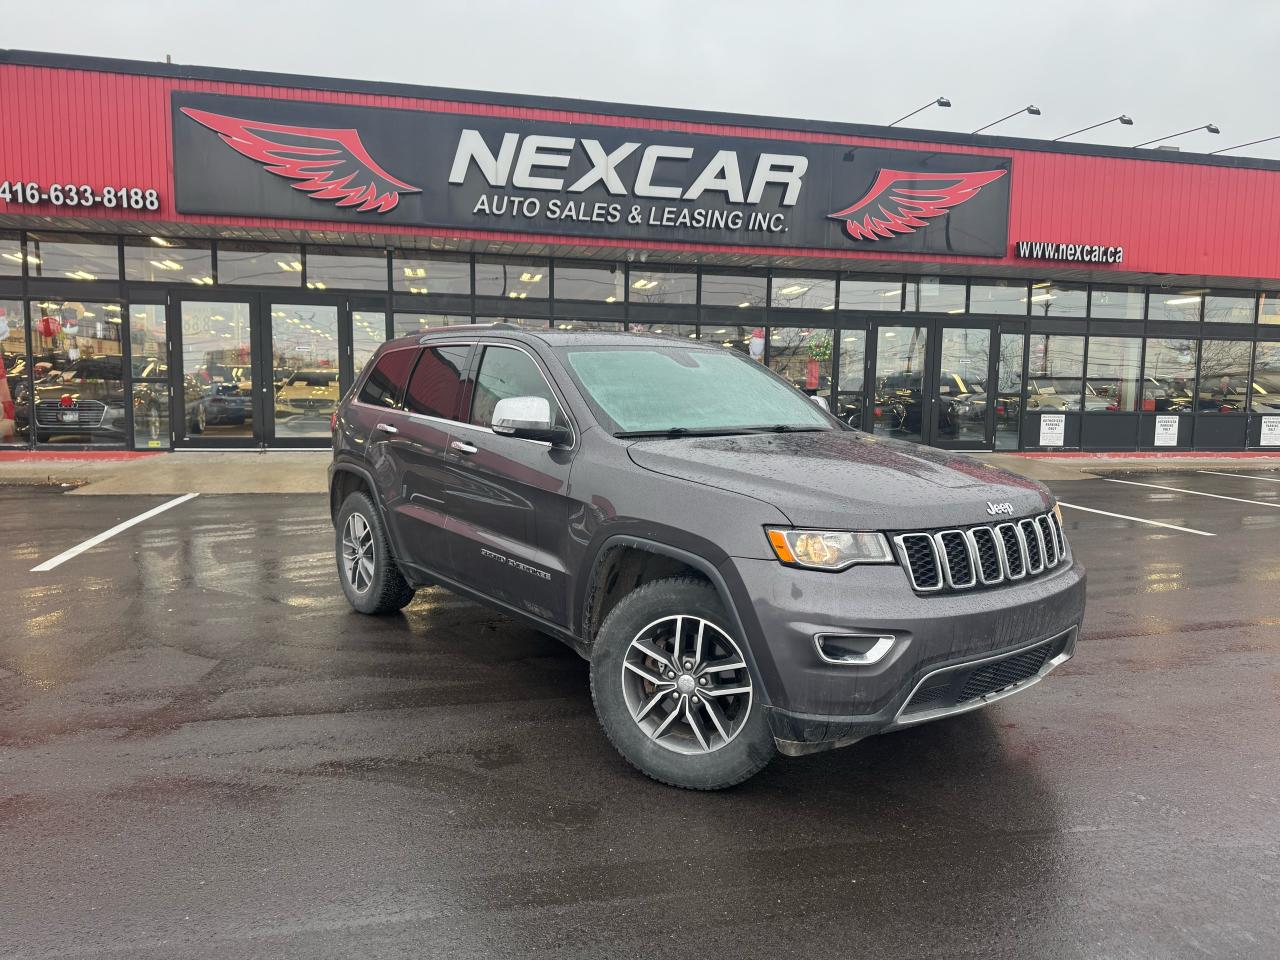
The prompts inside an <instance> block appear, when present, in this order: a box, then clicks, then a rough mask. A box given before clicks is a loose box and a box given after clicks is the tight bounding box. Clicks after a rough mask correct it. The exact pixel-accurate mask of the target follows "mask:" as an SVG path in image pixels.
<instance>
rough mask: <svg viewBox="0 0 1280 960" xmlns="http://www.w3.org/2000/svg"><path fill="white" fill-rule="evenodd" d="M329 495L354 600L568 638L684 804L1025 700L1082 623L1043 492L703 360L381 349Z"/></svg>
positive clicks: (350, 405)
mask: <svg viewBox="0 0 1280 960" xmlns="http://www.w3.org/2000/svg"><path fill="white" fill-rule="evenodd" d="M329 481H330V505H331V509H332V515H333V519H334V524H335V532H336V550H337V566H338V572H339V576H340V579H341V582H342V588H343V590H344V591H345V593H346V595H347V598H348V600H349V601H350V602H351V605H352V606H353V607H354V608H355V609H356V610H358V611H360V612H362V613H370V614H383V613H390V612H392V611H395V610H399V609H400V608H402V607H403V606H405V604H407V603H408V602H409V601H410V599H412V597H413V593H414V590H415V589H416V588H418V587H422V586H426V585H429V584H438V585H440V586H443V587H446V588H448V589H450V590H453V591H456V592H457V593H460V594H463V595H465V596H468V597H472V598H474V599H476V600H479V601H482V602H485V603H488V604H491V605H493V606H496V607H498V608H500V609H501V610H503V611H505V612H507V613H508V614H510V615H511V616H513V617H516V618H518V619H520V620H523V621H524V622H526V623H528V624H530V625H532V626H534V627H536V628H538V629H539V630H543V631H545V632H547V633H550V634H552V635H553V636H556V637H558V638H560V639H561V640H563V641H565V642H566V643H568V644H570V645H571V646H572V647H573V648H574V649H576V650H577V651H578V652H579V653H581V654H582V655H583V656H584V657H586V658H587V659H588V660H589V661H590V663H591V668H590V673H591V693H592V697H593V699H594V701H595V705H596V711H597V714H598V715H599V718H600V723H601V725H602V726H603V727H604V730H605V733H606V734H607V735H608V737H609V739H610V740H611V741H612V742H613V744H614V746H615V747H617V749H618V751H619V752H620V753H621V754H622V755H623V756H624V757H625V758H626V759H627V760H629V761H630V762H631V763H632V764H634V765H635V766H636V767H637V768H639V769H640V770H641V771H643V772H644V773H646V774H648V775H649V776H651V777H653V778H655V779H657V780H660V781H663V782H664V783H668V784H673V785H676V786H681V787H689V788H696V789H716V788H721V787H728V786H731V785H733V784H735V783H739V782H741V781H742V780H745V779H746V778H747V777H750V776H751V775H752V774H754V773H756V772H757V771H759V770H760V769H761V768H762V767H764V765H765V764H767V763H768V762H769V760H770V758H771V757H773V756H774V754H775V752H776V751H775V748H776V749H778V750H781V751H782V752H784V753H787V754H792V755H795V754H801V753H807V752H810V751H813V750H818V749H823V748H826V747H833V746H840V745H843V744H849V743H853V742H854V741H856V740H860V739H862V738H864V737H868V736H871V735H872V734H876V733H883V732H886V731H890V730H896V729H901V728H903V727H907V726H910V725H913V724H917V723H921V722H923V721H926V720H933V719H937V718H939V717H946V716H950V715H952V714H955V713H961V712H963V711H966V710H972V709H974V708H976V707H980V706H983V705H985V704H988V703H991V702H993V701H995V700H998V699H1000V698H1002V697H1006V696H1009V695H1010V694H1012V693H1015V692H1017V691H1019V690H1023V689H1025V688H1027V687H1029V686H1031V685H1032V684H1034V683H1036V682H1037V681H1038V680H1040V679H1041V678H1042V677H1044V676H1045V675H1046V674H1047V673H1048V672H1049V671H1050V670H1052V669H1053V668H1054V667H1056V666H1057V665H1058V664H1060V663H1062V662H1063V661H1065V660H1067V659H1068V658H1069V657H1070V656H1071V654H1072V652H1073V649H1074V646H1075V641H1076V632H1077V630H1078V628H1079V624H1080V621H1081V616H1082V615H1083V612H1084V591H1085V575H1084V570H1083V569H1082V568H1081V566H1080V564H1079V563H1078V562H1076V561H1075V559H1074V557H1073V556H1072V553H1071V549H1070V547H1069V546H1068V545H1067V542H1066V538H1065V536H1064V535H1063V528H1062V523H1061V518H1060V515H1059V511H1058V509H1057V507H1056V505H1055V503H1054V501H1053V498H1052V496H1051V494H1050V493H1049V491H1048V490H1046V489H1045V488H1044V487H1043V486H1041V485H1040V484H1038V483H1035V482H1033V481H1030V480H1024V479H1022V478H1020V477H1017V476H1013V475H1011V474H1008V473H1005V472H1002V471H1000V470H996V469H993V468H991V467H988V466H986V465H984V464H982V463H980V462H978V461H976V460H972V459H968V458H965V457H961V456H955V455H953V454H949V453H943V452H939V451H936V450H931V449H927V448H922V447H917V446H913V445H910V444H906V443H899V442H895V441H891V440H884V439H880V438H878V437H873V436H868V435H867V434H864V433H861V432H859V431H856V430H852V429H850V428H849V427H847V426H845V425H844V424H843V423H841V422H840V421H838V420H837V419H835V418H834V417H832V416H830V415H829V414H828V413H827V412H826V411H825V410H824V409H822V408H821V407H819V406H818V405H817V404H816V403H814V402H813V401H812V400H811V399H810V398H808V397H806V396H804V395H803V394H801V393H800V392H798V391H797V390H795V389H794V388H793V387H792V386H791V385H790V384H788V383H786V382H785V381H784V380H782V379H781V378H779V377H777V376H775V375H774V374H773V373H772V372H771V371H769V370H768V369H766V368H765V367H764V366H762V365H761V364H759V363H755V362H753V361H752V360H750V359H748V358H746V357H745V356H743V355H742V354H739V353H736V352H733V351H729V350H725V349H724V348H723V347H721V346H719V345H704V344H699V343H696V342H690V341H687V340H677V339H672V338H668V337H659V336H635V335H622V334H604V333H569V332H558V331H552V330H540V331H537V332H526V331H522V330H520V329H518V328H516V327H510V326H506V325H502V324H498V325H494V326H466V327H452V328H446V329H442V330H439V331H434V332H432V333H430V334H428V335H426V336H421V337H418V336H415V337H411V338H406V339H400V340H395V341H392V342H389V343H387V344H384V345H383V346H382V347H381V348H380V349H379V350H378V352H377V353H376V354H375V356H374V357H373V359H372V360H371V361H370V362H369V364H368V365H367V366H366V368H365V370H364V372H363V373H362V375H361V376H360V378H359V379H358V380H357V382H356V384H355V385H354V386H353V388H352V390H351V391H350V392H349V394H348V395H347V396H346V397H345V398H344V399H343V401H342V403H341V405H340V407H339V409H338V411H337V413H336V414H335V417H334V430H333V464H332V466H331V467H330V477H329Z"/></svg>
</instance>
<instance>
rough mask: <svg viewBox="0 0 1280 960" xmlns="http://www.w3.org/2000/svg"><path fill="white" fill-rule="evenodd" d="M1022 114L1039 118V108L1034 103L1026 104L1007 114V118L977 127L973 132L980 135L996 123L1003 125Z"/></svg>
mask: <svg viewBox="0 0 1280 960" xmlns="http://www.w3.org/2000/svg"><path fill="white" fill-rule="evenodd" d="M1023 113H1026V114H1030V115H1031V116H1033V117H1038V116H1040V108H1039V107H1037V106H1036V105H1035V104H1034V103H1030V104H1027V106H1025V107H1023V108H1022V109H1021V110H1015V111H1013V113H1011V114H1009V115H1008V116H1007V117H1001V118H1000V119H999V120H992V121H991V122H990V123H988V124H987V125H986V126H985V127H979V128H978V129H977V130H975V131H973V132H974V133H981V132H982V131H983V130H990V129H991V128H992V127H994V126H995V125H996V124H997V123H1004V122H1005V121H1006V120H1012V119H1013V118H1014V117H1016V116H1018V115H1019V114H1023Z"/></svg>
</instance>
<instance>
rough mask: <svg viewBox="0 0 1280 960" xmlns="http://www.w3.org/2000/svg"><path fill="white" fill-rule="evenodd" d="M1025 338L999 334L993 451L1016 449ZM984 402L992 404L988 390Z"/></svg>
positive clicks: (1020, 412)
mask: <svg viewBox="0 0 1280 960" xmlns="http://www.w3.org/2000/svg"><path fill="white" fill-rule="evenodd" d="M1025 352H1026V338H1024V337H1023V336H1022V334H1020V333H1002V334H1001V335H1000V356H999V357H998V358H997V359H996V395H995V404H996V449H997V450H1017V449H1018V434H1019V425H1020V423H1021V421H1022V360H1023V354H1024V353H1025ZM987 402H988V403H990V402H991V395H990V391H988V393H987Z"/></svg>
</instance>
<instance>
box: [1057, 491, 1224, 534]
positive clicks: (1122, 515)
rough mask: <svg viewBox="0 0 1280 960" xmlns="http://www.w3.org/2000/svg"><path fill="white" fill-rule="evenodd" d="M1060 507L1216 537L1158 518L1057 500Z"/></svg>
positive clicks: (1206, 531)
mask: <svg viewBox="0 0 1280 960" xmlns="http://www.w3.org/2000/svg"><path fill="white" fill-rule="evenodd" d="M1058 505H1059V506H1061V507H1070V508H1071V509H1072V510H1083V511H1084V512H1085V513H1100V514H1102V515H1103V516H1104V517H1115V518H1117V519H1119V520H1134V521H1137V522H1138V523H1149V524H1151V526H1153V527H1167V528H1168V529H1170V530H1180V531H1182V532H1183V533H1194V534H1198V535H1199V536H1202V537H1216V536H1217V534H1216V533H1210V532H1209V531H1208V530H1193V529H1191V528H1190V527H1180V526H1178V525H1177V524H1174V523H1161V522H1160V521H1159V520H1146V519H1144V518H1142V517H1131V516H1129V515H1128V514H1125V513H1111V512H1110V511H1107V510H1095V509H1094V508H1093V507H1081V506H1078V505H1077V504H1074V503H1067V502H1065V501H1063V500H1059V501H1058Z"/></svg>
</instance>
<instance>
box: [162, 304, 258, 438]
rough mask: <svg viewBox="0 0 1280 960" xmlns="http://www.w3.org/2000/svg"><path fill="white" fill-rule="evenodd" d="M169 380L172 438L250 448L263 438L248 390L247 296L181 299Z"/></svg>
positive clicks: (251, 379) (251, 324)
mask: <svg viewBox="0 0 1280 960" xmlns="http://www.w3.org/2000/svg"><path fill="white" fill-rule="evenodd" d="M178 310H179V313H180V321H179V325H178V331H177V333H178V337H177V341H178V342H177V343H176V344H175V347H176V351H177V353H178V357H179V363H178V364H177V365H176V366H177V369H176V371H175V374H174V378H173V380H172V381H171V384H172V391H173V397H174V400H173V404H172V407H171V409H172V411H173V412H172V417H173V432H174V435H175V437H176V440H175V442H176V443H179V444H181V445H186V446H232V447H235V446H241V447H243V446H252V445H253V444H254V443H259V442H261V441H262V439H263V431H262V413H261V406H262V405H261V403H260V402H259V400H258V397H257V396H256V395H255V393H254V389H253V388H254V383H255V381H256V378H255V376H254V359H255V346H256V342H257V339H258V337H257V332H256V331H257V322H256V320H255V317H254V304H253V302H252V301H251V300H249V299H245V300H183V301H181V302H180V303H179V304H178Z"/></svg>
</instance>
